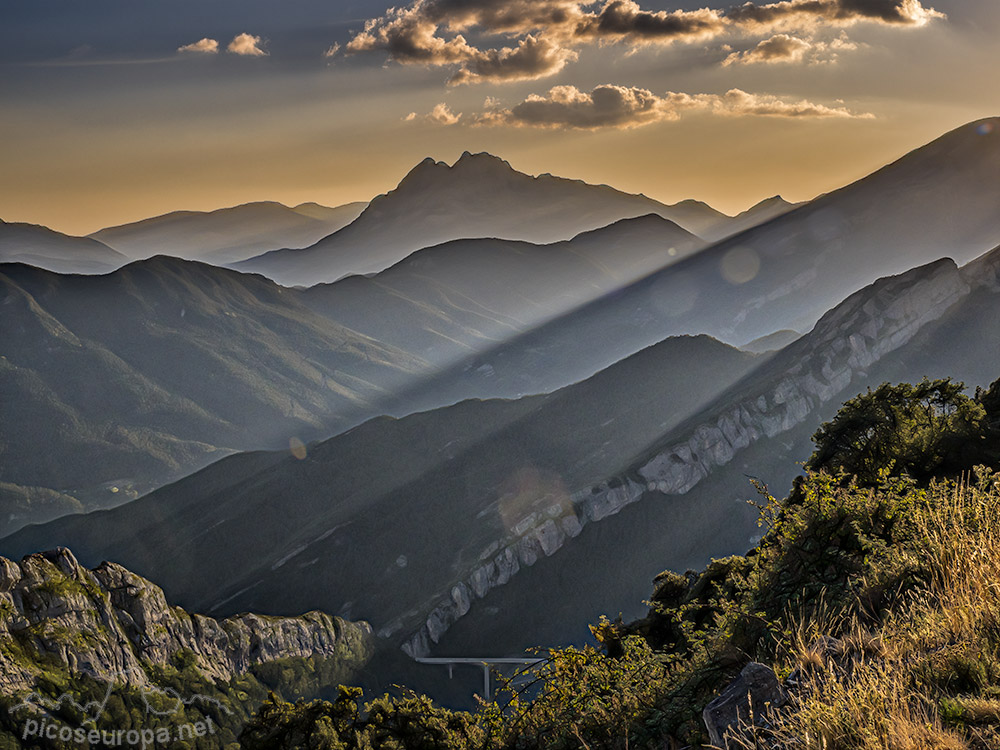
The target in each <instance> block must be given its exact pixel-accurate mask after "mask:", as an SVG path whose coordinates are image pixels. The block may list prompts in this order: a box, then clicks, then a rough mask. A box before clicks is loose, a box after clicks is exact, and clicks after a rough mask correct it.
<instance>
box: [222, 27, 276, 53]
mask: <svg viewBox="0 0 1000 750" xmlns="http://www.w3.org/2000/svg"><path fill="white" fill-rule="evenodd" d="M261 41H262V40H261V38H260V37H259V36H253V35H252V34H246V33H243V34H237V35H236V36H235V37H233V41H231V42H230V43H229V46H228V47H226V50H227V51H228V52H232V53H233V54H234V55H247V56H250V57H263V56H264V55H266V54H267V52H265V51H264V50H263V49H261V46H260V45H261Z"/></svg>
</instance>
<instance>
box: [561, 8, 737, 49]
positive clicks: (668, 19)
mask: <svg viewBox="0 0 1000 750" xmlns="http://www.w3.org/2000/svg"><path fill="white" fill-rule="evenodd" d="M725 30H726V21H725V19H724V18H723V16H722V14H721V13H720V11H717V10H711V9H709V8H702V9H701V10H694V11H682V10H676V11H665V10H661V11H648V10H643V9H642V8H641V7H640V6H639V4H638V3H636V2H633V0H611V1H610V2H608V3H606V4H605V5H604V7H603V8H601V10H600V12H598V13H590V14H587V16H586V17H585V20H584V21H583V22H582V23H579V24H578V25H577V26H576V28H575V29H574V31H573V35H574V36H575V37H577V38H581V39H599V40H604V41H620V40H628V41H630V42H633V43H639V44H641V43H650V42H661V43H663V42H672V41H675V40H685V41H695V40H699V39H706V38H711V37H715V36H718V35H720V34H722V33H723V32H724V31H725Z"/></svg>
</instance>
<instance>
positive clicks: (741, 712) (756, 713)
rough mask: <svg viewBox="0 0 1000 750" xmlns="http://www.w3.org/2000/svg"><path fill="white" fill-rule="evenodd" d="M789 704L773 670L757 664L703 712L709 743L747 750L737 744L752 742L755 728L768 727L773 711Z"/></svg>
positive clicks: (741, 673)
mask: <svg viewBox="0 0 1000 750" xmlns="http://www.w3.org/2000/svg"><path fill="white" fill-rule="evenodd" d="M787 700H788V696H787V695H786V693H785V691H784V690H783V689H782V687H781V684H780V683H779V682H778V677H777V675H776V674H775V673H774V670H773V669H771V668H770V667H766V666H764V665H763V664H757V663H756V662H751V663H750V664H747V665H746V666H745V667H744V668H743V671H742V672H740V676H739V677H737V678H736V679H735V680H734V681H733V682H732V683H730V684H729V686H728V687H727V688H726V689H725V690H723V691H722V693H720V694H719V696H718V697H717V698H716V699H715V700H713V701H712V702H711V703H709V704H708V705H707V706H705V710H704V711H703V712H702V715H701V716H702V720H703V721H704V722H705V727H706V728H707V729H708V739H709V742H710V743H711V744H712V746H713V747H717V748H720V750H730V748H733V750H735V748H737V747H747V746H748V745H745V744H743V743H741V742H739V741H738V740H751V741H752V738H753V731H754V728H756V727H760V726H762V725H765V724H766V722H767V716H768V714H769V713H770V711H771V710H772V709H774V708H780V707H781V706H783V705H784V704H785V703H786V702H787ZM734 740H736V741H735V742H734Z"/></svg>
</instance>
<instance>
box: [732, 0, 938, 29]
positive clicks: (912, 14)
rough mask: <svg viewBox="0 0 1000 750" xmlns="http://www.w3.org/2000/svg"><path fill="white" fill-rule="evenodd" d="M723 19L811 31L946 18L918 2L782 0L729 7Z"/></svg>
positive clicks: (746, 23) (913, 23) (915, 22)
mask: <svg viewBox="0 0 1000 750" xmlns="http://www.w3.org/2000/svg"><path fill="white" fill-rule="evenodd" d="M726 17H727V18H728V19H729V20H730V21H731V22H733V23H734V24H737V25H739V26H746V27H765V28H783V27H791V28H800V29H813V28H817V27H820V26H823V25H841V26H842V25H851V24H856V23H861V22H870V23H882V24H887V25H890V26H923V25H924V24H926V23H927V22H928V21H931V20H933V19H935V18H944V17H945V16H944V14H943V13H939V12H938V11H936V10H934V9H933V8H925V7H924V6H923V5H922V4H921V3H920V0H782V2H777V3H769V4H766V5H757V4H756V3H749V2H748V3H745V4H743V5H739V6H736V7H734V8H731V9H730V10H729V11H728V12H727V13H726Z"/></svg>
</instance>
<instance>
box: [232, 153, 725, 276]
mask: <svg viewBox="0 0 1000 750" xmlns="http://www.w3.org/2000/svg"><path fill="white" fill-rule="evenodd" d="M650 213H654V214H658V215H659V216H661V217H663V218H665V219H669V220H670V221H673V222H675V223H677V224H678V225H679V226H680V227H681V228H683V229H684V230H685V231H687V232H690V233H692V234H694V235H697V236H698V237H701V238H703V239H704V237H705V235H704V234H703V232H705V231H706V230H708V231H710V230H711V229H712V228H713V227H716V226H717V225H718V224H719V223H720V222H726V221H728V220H729V217H728V216H725V215H724V214H721V213H719V212H717V211H715V210H714V209H712V208H711V207H709V206H706V205H705V204H703V203H695V202H691V203H689V204H685V205H681V206H679V207H672V206H667V205H665V204H663V203H660V202H658V201H656V200H653V199H651V198H648V197H646V196H643V195H633V194H630V193H624V192H622V191H619V190H615V189H614V188H612V187H609V186H607V185H591V184H588V183H586V182H583V181H581V180H572V179H566V178H563V177H554V176H551V175H541V176H538V177H536V176H533V175H530V174H526V173H524V172H519V171H517V170H516V169H514V168H513V167H512V166H511V165H510V163H509V162H507V161H506V160H504V159H502V158H500V157H498V156H495V155H493V154H490V153H488V152H478V153H473V152H471V151H464V152H463V153H462V155H461V156H460V157H459V158H458V159H457V160H456V161H455V162H454V163H453V164H451V165H449V164H447V163H446V162H444V161H439V160H436V159H434V158H432V157H426V158H424V159H423V160H421V161H420V162H419V163H417V165H416V166H414V167H413V168H412V169H410V170H409V172H407V174H406V176H405V177H403V179H402V180H401V181H400V182H399V184H398V185H397V186H396V187H395V188H394V189H393V190H390V191H388V192H386V193H384V194H382V195H379V196H378V197H376V198H374V199H373V200H372V202H371V203H370V204H369V206H368V208H367V209H365V211H364V212H363V213H362V214H361V215H360V216H359V217H358V218H357V219H356V220H355V221H354V222H353V223H352V224H350V225H348V226H346V227H344V228H343V229H341V230H340V231H338V232H335V233H334V234H332V235H330V236H328V237H326V238H324V239H322V240H320V241H319V242H317V243H316V244H314V245H313V246H311V247H308V248H305V249H303V250H281V251H276V252H273V253H266V254H264V255H261V256H258V257H256V258H252V259H250V260H248V261H245V262H243V263H239V264H235V266H234V267H237V268H238V269H239V270H243V271H257V272H259V273H263V274H265V275H266V276H269V277H271V278H272V279H274V280H275V281H277V282H278V283H280V284H284V285H289V286H292V285H302V286H312V285H314V284H318V283H323V282H329V281H336V280H337V279H340V278H342V277H344V276H348V275H370V274H373V273H377V272H379V271H382V270H384V269H386V268H388V267H390V266H392V265H394V264H395V263H398V262H399V261H400V260H402V259H403V258H405V257H407V256H408V255H410V254H411V253H414V252H416V251H417V250H420V249H422V248H426V247H431V246H434V245H439V244H442V243H445V242H449V241H451V240H457V239H474V238H495V239H504V240H523V241H526V242H533V243H536V244H549V243H552V242H559V241H563V240H568V239H571V238H572V237H575V236H576V235H578V234H580V233H581V232H586V231H590V230H594V229H598V228H600V227H603V226H607V225H609V224H612V223H614V222H616V221H618V220H620V219H626V218H633V217H636V216H643V215H646V214H650Z"/></svg>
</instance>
